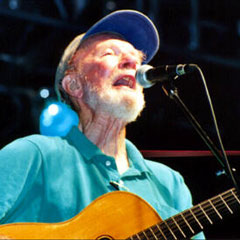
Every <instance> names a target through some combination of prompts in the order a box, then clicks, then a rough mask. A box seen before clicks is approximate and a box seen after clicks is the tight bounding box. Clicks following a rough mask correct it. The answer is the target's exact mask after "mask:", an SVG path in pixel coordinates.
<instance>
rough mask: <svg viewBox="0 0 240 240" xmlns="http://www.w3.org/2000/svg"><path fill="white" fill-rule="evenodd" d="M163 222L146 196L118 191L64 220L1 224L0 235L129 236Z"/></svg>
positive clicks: (56, 237)
mask: <svg viewBox="0 0 240 240" xmlns="http://www.w3.org/2000/svg"><path fill="white" fill-rule="evenodd" d="M161 221H162V220H161V218H160V217H159V215H158V214H157V212H156V211H155V210H154V209H153V208H152V207H151V206H150V205H149V204H148V203H147V202H145V201H144V200H143V199H141V198H140V197H138V196H137V195H134V194H132V193H129V192H122V191H118V192H111V193H107V194H105V195H102V196H101V197H99V198H97V199H96V200H95V201H93V202H92V203H91V204H90V205H89V206H88V207H86V208H85V209H84V210H83V211H81V212H80V213H79V214H78V215H77V216H75V217H74V218H72V219H70V220H68V221H65V222H60V223H12V224H4V225H0V236H1V235H3V236H5V237H8V238H12V239H126V238H128V237H130V236H132V235H133V234H135V233H138V232H140V231H142V230H144V229H146V228H148V227H150V226H152V225H154V224H157V223H159V222H161Z"/></svg>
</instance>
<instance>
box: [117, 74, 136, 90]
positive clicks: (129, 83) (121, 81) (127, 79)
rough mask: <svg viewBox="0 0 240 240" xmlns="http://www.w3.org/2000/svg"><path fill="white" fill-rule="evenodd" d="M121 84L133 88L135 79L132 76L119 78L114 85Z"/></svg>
mask: <svg viewBox="0 0 240 240" xmlns="http://www.w3.org/2000/svg"><path fill="white" fill-rule="evenodd" d="M120 85H124V86H129V87H130V88H133V79H132V78H131V77H127V76H126V77H123V78H121V79H119V80H117V81H116V82H115V83H114V86H120Z"/></svg>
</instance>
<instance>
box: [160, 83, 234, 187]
mask: <svg viewBox="0 0 240 240" xmlns="http://www.w3.org/2000/svg"><path fill="white" fill-rule="evenodd" d="M168 85H169V84H168ZM171 85H172V86H173V81H171ZM172 86H170V87H168V88H167V87H166V86H165V84H163V85H162V88H163V90H164V93H165V94H166V95H167V96H168V97H169V98H170V99H171V100H174V101H175V103H176V104H177V105H178V106H179V107H180V108H181V110H182V111H183V113H184V114H185V116H186V118H187V119H188V120H189V122H190V123H191V124H192V126H193V127H194V129H195V130H196V131H197V133H198V134H199V135H200V137H201V138H202V140H203V141H204V142H205V144H206V145H207V146H208V148H209V149H210V151H211V152H212V154H213V155H214V156H215V157H216V159H217V160H218V161H219V163H220V164H221V165H222V167H223V168H224V170H225V172H226V173H228V175H229V176H230V177H231V179H232V181H233V184H234V186H235V187H236V189H237V190H239V187H238V184H237V181H236V180H235V178H234V176H233V173H232V169H231V167H230V165H229V162H228V159H227V156H226V155H225V154H224V153H225V152H224V151H223V152H221V151H220V150H219V149H218V148H217V147H216V145H215V144H214V143H213V141H212V140H211V139H210V137H209V136H208V135H207V133H206V132H205V131H204V130H203V128H202V127H201V125H200V124H199V122H198V121H197V120H196V118H195V117H194V116H193V114H192V113H191V112H190V110H189V109H188V108H187V106H186V105H185V104H184V102H183V101H182V100H181V98H180V97H179V95H178V91H177V88H176V87H175V86H174V87H172Z"/></svg>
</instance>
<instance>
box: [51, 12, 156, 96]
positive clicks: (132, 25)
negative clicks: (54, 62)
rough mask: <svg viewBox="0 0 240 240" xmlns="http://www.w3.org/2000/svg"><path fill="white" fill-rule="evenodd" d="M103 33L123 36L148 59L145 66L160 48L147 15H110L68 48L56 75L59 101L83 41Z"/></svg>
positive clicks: (117, 13)
mask: <svg viewBox="0 0 240 240" xmlns="http://www.w3.org/2000/svg"><path fill="white" fill-rule="evenodd" d="M101 32H112V33H117V34H119V35H121V36H122V37H123V39H125V40H126V41H128V42H129V43H131V44H132V45H133V46H134V47H135V48H136V49H138V50H140V51H142V52H143V53H144V54H145V56H146V58H145V59H144V62H143V64H146V63H148V62H149V61H150V60H151V59H152V58H153V57H154V55H155V54H156V53H157V51H158V48H159V42H160V40H159V35H158V31H157V29H156V27H155V26H154V24H153V22H152V21H151V20H150V19H149V18H148V17H147V16H146V15H144V14H142V13H140V12H138V11H135V10H119V11H115V12H112V13H110V14H109V15H107V16H105V17H104V18H102V19H101V20H99V21H98V22H97V23H95V24H94V25H93V26H92V27H90V28H89V29H88V31H87V32H86V33H83V34H80V35H78V36H77V37H75V38H74V39H73V40H72V42H71V43H70V44H69V45H68V46H67V47H66V49H65V51H64V53H63V55H62V57H61V60H60V62H59V65H58V67H57V71H56V75H55V90H56V93H57V95H58V98H59V99H61V94H60V92H59V87H60V86H59V84H60V83H61V80H62V79H63V77H64V74H65V71H66V70H67V68H68V63H69V61H70V59H71V58H72V56H73V55H74V54H75V52H76V51H77V49H78V48H79V46H80V44H81V43H82V42H83V40H85V39H87V38H88V37H90V36H92V35H94V34H98V33H101Z"/></svg>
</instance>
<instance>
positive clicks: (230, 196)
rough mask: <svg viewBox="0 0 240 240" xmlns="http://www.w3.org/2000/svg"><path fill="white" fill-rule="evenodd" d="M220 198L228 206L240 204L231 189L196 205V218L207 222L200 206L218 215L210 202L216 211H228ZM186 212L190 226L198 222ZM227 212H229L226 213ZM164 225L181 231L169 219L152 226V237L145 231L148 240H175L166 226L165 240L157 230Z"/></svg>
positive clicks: (179, 223)
mask: <svg viewBox="0 0 240 240" xmlns="http://www.w3.org/2000/svg"><path fill="white" fill-rule="evenodd" d="M234 194H235V196H234ZM220 196H222V198H223V199H224V201H225V202H226V204H227V205H231V204H233V203H236V201H237V202H238V203H240V202H239V200H238V199H236V197H237V198H239V196H238V194H237V192H236V190H235V189H230V190H229V191H227V192H225V193H222V194H221V195H217V196H215V197H213V198H212V199H209V200H206V201H204V202H202V203H200V204H198V205H196V206H195V207H193V208H192V209H193V211H195V212H194V214H195V215H196V217H198V219H199V220H204V221H206V217H202V216H203V212H202V210H201V209H200V208H199V206H200V205H201V206H202V207H203V209H204V211H205V212H206V213H207V214H212V213H214V214H217V213H216V210H215V209H214V208H213V207H212V206H211V204H210V201H212V203H213V205H214V206H215V207H216V209H217V210H218V211H220V210H226V207H224V205H223V201H222V199H221V198H220ZM204 205H207V207H205V208H204ZM209 206H210V208H209ZM197 208H199V209H200V210H197V211H196V209H197ZM184 212H186V214H185V217H186V219H188V222H189V221H190V224H192V222H194V223H195V222H196V221H195V220H194V221H192V220H193V216H192V214H189V210H185V211H184ZM184 212H183V213H184ZM226 212H228V211H226ZM221 213H223V212H221ZM199 215H200V217H199ZM173 218H174V216H173ZM175 220H176V219H175ZM176 221H177V224H178V226H179V227H180V228H181V229H182V228H183V227H182V226H181V225H184V226H185V225H186V224H185V222H184V220H183V219H182V220H181V221H179V220H176ZM183 223H184V224H183ZM163 224H165V225H166V224H167V225H173V226H169V227H170V228H171V230H172V231H173V232H176V230H177V231H180V230H179V227H178V226H177V225H176V223H174V221H173V220H172V219H170V218H169V219H167V220H165V221H164V222H161V223H160V224H156V225H154V226H152V227H151V229H152V232H151V231H149V233H150V235H149V233H147V232H146V230H145V233H146V234H147V238H148V239H156V238H158V239H160V237H162V239H165V238H166V237H167V239H168V238H169V237H173V239H175V238H174V236H173V234H172V233H171V232H170V231H169V230H168V229H167V228H166V226H165V233H164V235H165V238H164V237H163V234H162V233H161V232H160V231H159V229H158V228H157V225H158V226H159V225H163ZM160 227H161V228H163V226H160ZM162 230H164V229H162ZM166 230H167V232H166ZM142 232H143V231H142ZM180 233H181V231H180ZM181 234H182V233H181ZM182 236H183V234H182ZM183 237H184V236H183Z"/></svg>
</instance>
